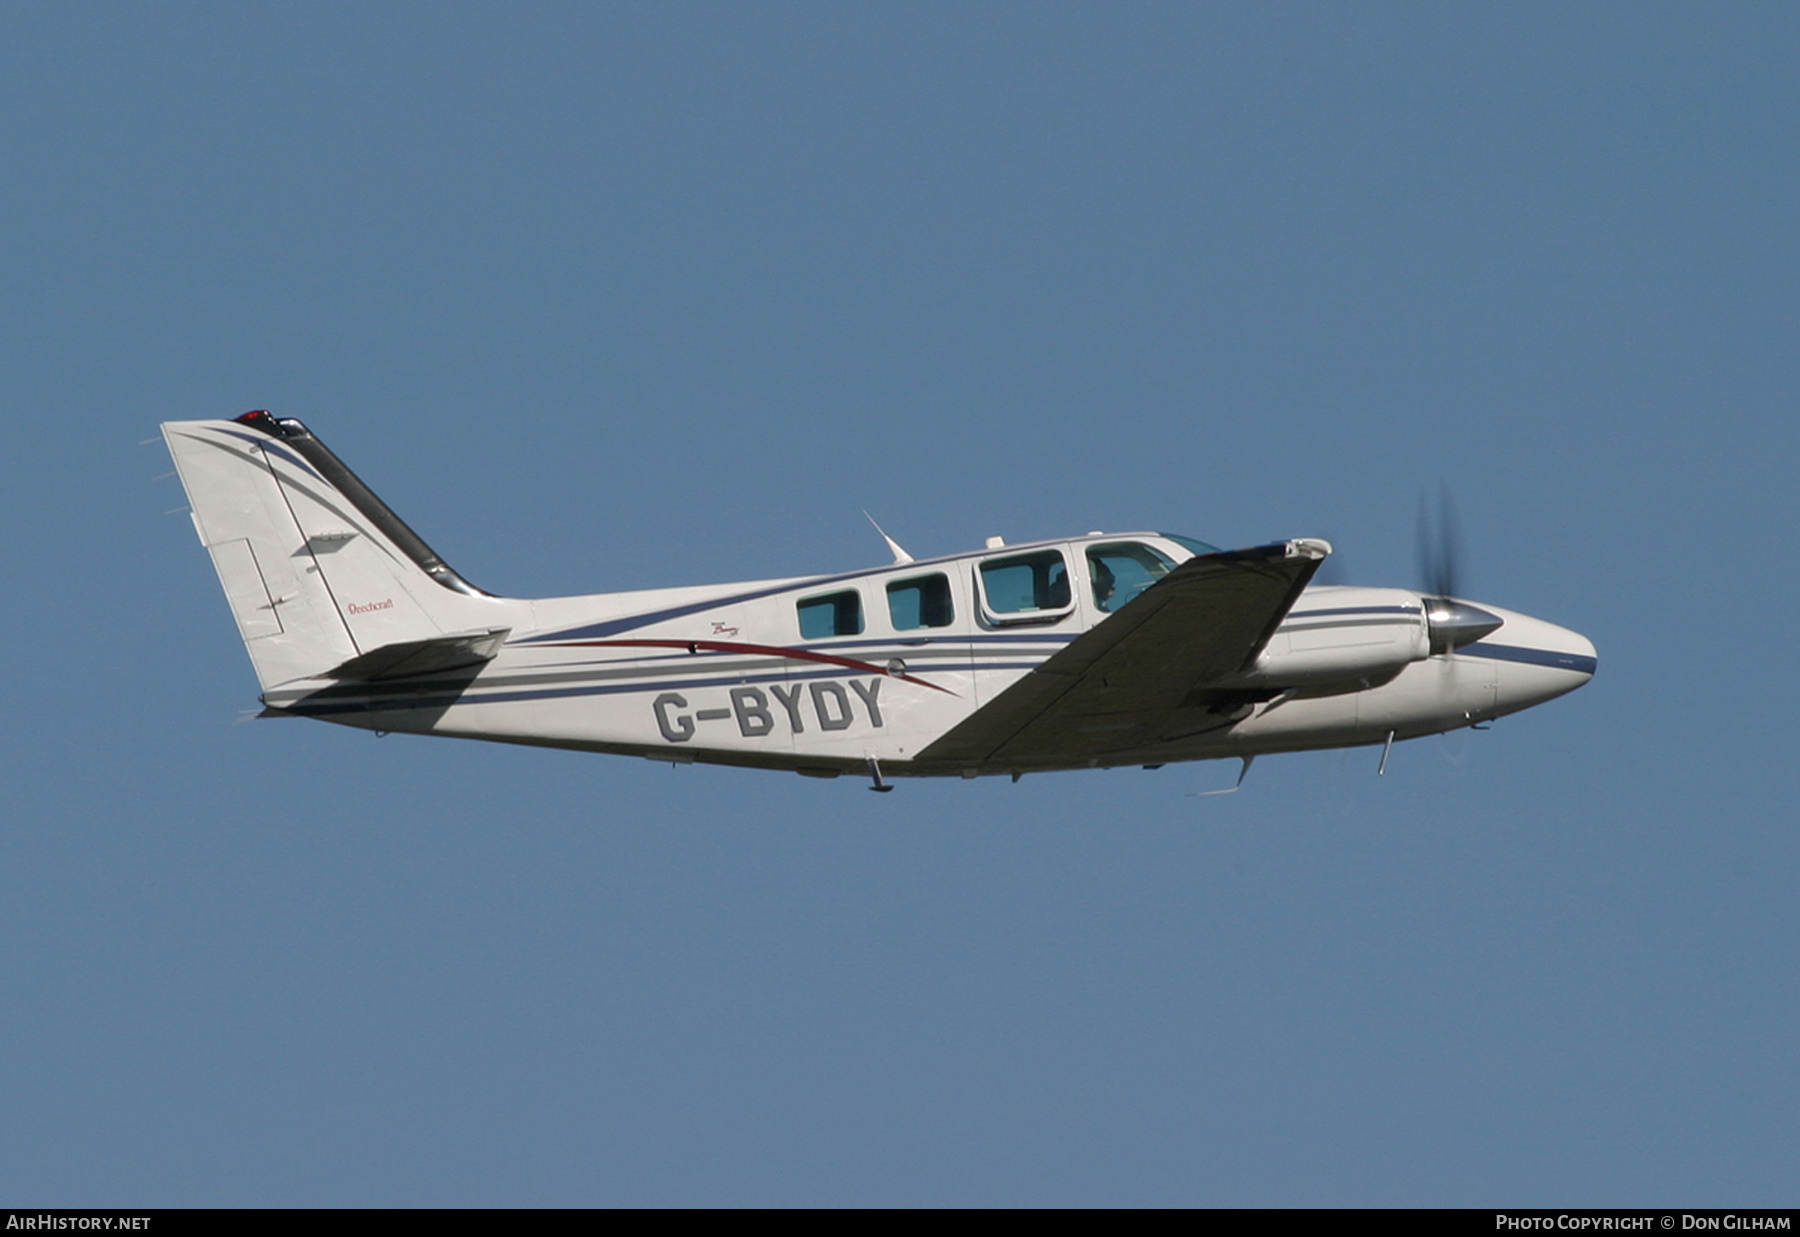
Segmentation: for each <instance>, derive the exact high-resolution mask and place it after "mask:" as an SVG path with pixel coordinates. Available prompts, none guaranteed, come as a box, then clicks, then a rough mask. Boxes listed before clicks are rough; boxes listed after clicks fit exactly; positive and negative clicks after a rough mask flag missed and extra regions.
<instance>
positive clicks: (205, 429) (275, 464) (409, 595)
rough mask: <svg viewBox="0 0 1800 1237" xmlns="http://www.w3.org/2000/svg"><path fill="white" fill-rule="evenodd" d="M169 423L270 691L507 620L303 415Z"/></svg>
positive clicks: (497, 603) (206, 539) (179, 465)
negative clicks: (295, 418)
mask: <svg viewBox="0 0 1800 1237" xmlns="http://www.w3.org/2000/svg"><path fill="white" fill-rule="evenodd" d="M162 430H163V438H164V440H165V441H166V442H167V443H168V445H169V451H170V454H172V455H173V456H174V457H175V467H176V469H177V470H178V471H179V473H180V475H181V483H182V485H183V487H184V488H185V489H186V490H187V495H188V501H189V502H190V503H191V504H192V506H193V515H194V528H195V530H196V531H197V532H198V533H199V534H200V541H201V544H202V545H204V546H205V547H206V548H207V551H208V552H209V553H210V554H211V555H212V560H213V566H214V567H215V568H216V569H217V570H218V573H219V582H220V584H222V585H223V586H224V589H225V596H226V599H227V600H228V601H229V602H230V603H231V611H232V614H233V615H234V616H235V617H236V619H237V623H238V631H239V632H240V633H241V634H242V636H243V638H244V646H245V648H246V649H248V650H249V653H250V660H251V662H252V663H253V664H254V665H255V667H256V675H257V678H258V679H259V680H261V682H262V686H263V688H264V690H267V689H269V688H272V687H275V686H277V685H279V684H282V683H288V682H292V681H294V680H296V679H307V678H315V677H318V676H321V675H326V674H329V673H330V672H332V671H333V670H334V669H336V668H338V667H341V666H344V665H346V664H361V663H362V662H364V661H367V659H368V655H369V654H372V653H375V652H377V651H378V650H381V649H383V648H387V647H390V646H396V645H403V644H409V643H416V642H420V641H436V640H438V639H440V638H441V637H445V636H451V635H460V634H463V633H467V632H470V631H478V630H487V629H490V628H494V627H495V626H496V625H498V624H502V623H505V621H506V620H505V617H504V615H503V613H502V612H503V611H504V610H505V609H506V604H507V603H505V602H504V601H502V600H501V599H499V598H495V597H490V596H488V595H487V594H485V593H483V592H481V591H480V590H479V589H476V588H474V587H473V586H471V585H470V584H469V583H468V582H467V581H465V580H463V578H462V577H461V576H459V575H457V574H456V573H455V572H454V571H452V570H450V568H449V567H448V566H447V565H446V564H445V563H444V561H443V560H442V559H441V558H439V557H438V556H437V555H436V554H434V553H433V552H432V551H431V549H430V547H429V546H427V545H426V544H425V542H424V541H423V540H421V539H420V538H419V536H418V534H416V533H414V532H413V531H412V529H410V528H408V527H407V526H406V525H405V524H404V523H403V522H402V521H401V520H400V518H399V517H398V516H396V515H395V514H394V513H393V512H392V511H391V510H390V509H389V508H388V507H387V505H386V504H385V503H383V502H382V501H381V500H380V499H379V498H377V497H376V496H375V495H374V494H373V493H372V492H371V491H370V490H369V488H368V487H367V486H365V485H364V484H363V483H362V482H361V481H360V480H359V479H358V478H357V477H356V475H355V474H354V473H352V472H351V471H350V470H349V469H348V468H346V467H345V466H344V465H343V463H342V461H340V460H339V459H338V458H337V456H335V455H333V454H332V453H331V451H330V450H329V449H327V448H326V447H325V445H324V444H323V443H322V442H320V441H319V440H318V439H317V438H315V437H314V436H313V435H312V434H311V433H310V432H309V431H308V430H307V429H306V427H305V426H304V425H301V424H300V422H298V421H292V420H280V421H278V420H276V419H275V418H274V417H272V416H270V415H269V414H268V413H266V412H254V413H248V414H246V415H245V416H242V417H239V418H237V419H236V420H234V421H171V422H168V423H166V424H165V425H163V427H162Z"/></svg>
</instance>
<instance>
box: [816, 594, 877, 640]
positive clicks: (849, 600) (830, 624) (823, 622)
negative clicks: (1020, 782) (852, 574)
mask: <svg viewBox="0 0 1800 1237" xmlns="http://www.w3.org/2000/svg"><path fill="white" fill-rule="evenodd" d="M862 629H863V619H862V597H861V595H859V594H858V593H857V591H856V590H855V589H850V590H849V591H847V592H842V593H827V594H826V595H825V596H823V597H808V598H807V599H806V600H804V601H802V602H801V603H800V638H801V639H802V640H821V639H824V638H825V637H827V636H858V635H861V634H862Z"/></svg>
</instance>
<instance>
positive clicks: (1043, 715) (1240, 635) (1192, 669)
mask: <svg viewBox="0 0 1800 1237" xmlns="http://www.w3.org/2000/svg"><path fill="white" fill-rule="evenodd" d="M1330 553H1331V546H1330V545H1329V544H1327V543H1326V542H1323V541H1318V540H1313V539H1310V538H1307V539H1301V540H1295V541H1288V542H1283V543H1280V544H1277V545H1267V546H1257V547H1255V548H1253V549H1248V550H1231V551H1227V552H1225V553H1221V554H1207V555H1202V556H1201V557H1198V558H1191V559H1189V560H1188V561H1187V562H1185V563H1182V564H1181V565H1180V566H1179V567H1177V568H1175V570H1173V571H1171V572H1170V573H1169V574H1168V575H1166V576H1164V577H1163V578H1162V579H1161V580H1159V581H1157V582H1156V583H1155V584H1154V585H1152V586H1151V587H1150V588H1148V589H1145V590H1144V592H1143V593H1141V594H1140V595H1139V596H1138V597H1137V598H1135V599H1134V600H1133V601H1132V602H1131V603H1130V604H1129V605H1127V606H1125V607H1124V608H1123V609H1122V610H1120V611H1119V612H1118V613H1117V614H1113V615H1111V616H1109V617H1107V618H1106V619H1104V620H1102V621H1101V622H1100V623H1098V624H1097V625H1096V626H1094V627H1093V628H1092V629H1091V630H1089V631H1088V632H1087V633H1086V634H1084V635H1082V636H1081V637H1080V638H1079V639H1077V640H1076V641H1075V642H1074V643H1073V644H1070V645H1069V646H1068V647H1067V648H1065V649H1063V650H1062V651H1061V652H1060V653H1057V654H1056V655H1055V656H1053V657H1051V658H1050V659H1049V660H1048V661H1046V662H1044V663H1043V665H1041V666H1039V667H1038V668H1037V669H1035V670H1033V671H1031V673H1029V674H1027V675H1026V676H1025V677H1024V678H1022V679H1020V680H1019V681H1018V682H1017V683H1015V684H1013V685H1012V686H1011V687H1009V688H1007V689H1006V691H1004V692H1002V693H1001V694H1000V695H999V696H998V697H996V698H995V699H994V700H993V701H992V702H991V703H989V704H986V705H984V706H982V707H981V708H980V709H978V710H976V712H975V713H974V714H972V715H971V716H970V717H968V718H967V719H966V720H964V721H963V722H962V723H961V724H960V725H958V726H956V727H954V728H953V729H951V730H950V731H949V732H948V733H947V734H945V735H944V736H943V737H942V738H940V739H938V740H937V742H935V743H933V744H932V745H931V746H930V747H927V748H926V749H925V750H924V751H922V752H920V753H919V755H918V757H917V759H918V762H919V763H921V764H936V763H955V764H962V765H964V766H966V767H979V766H982V765H988V764H1000V765H1006V764H1009V763H1011V764H1017V765H1034V764H1039V763H1051V762H1066V761H1069V760H1072V759H1073V760H1079V759H1082V758H1085V757H1090V756H1104V755H1107V754H1109V753H1115V752H1128V751H1132V750H1134V749H1137V748H1142V747H1148V746H1153V745H1155V744H1157V743H1161V742H1166V741H1169V740H1172V739H1175V738H1180V737H1183V736H1184V735H1189V734H1197V733H1200V732H1201V731H1204V730H1208V729H1216V728H1218V727H1221V726H1224V725H1228V724H1229V719H1228V718H1227V717H1225V716H1223V715H1221V714H1220V713H1219V712H1218V711H1217V710H1216V709H1214V708H1212V707H1211V706H1214V705H1216V703H1217V701H1215V700H1214V699H1213V698H1212V697H1211V696H1210V695H1209V694H1208V693H1206V692H1205V691H1204V690H1202V689H1204V687H1205V686H1206V684H1207V683H1209V682H1210V681H1212V680H1215V679H1220V678H1224V677H1226V676H1229V675H1233V674H1236V673H1237V672H1238V671H1240V670H1243V669H1244V668H1245V667H1247V666H1249V665H1250V663H1251V662H1253V661H1255V660H1256V657H1257V655H1258V654H1259V653H1261V652H1262V649H1263V646H1264V645H1265V644H1266V643H1268V640H1269V637H1270V636H1271V635H1273V634H1274V632H1275V628H1276V627H1277V626H1279V625H1280V623H1281V620H1282V618H1283V617H1284V616H1285V615H1286V614H1287V612H1288V610H1289V608H1290V607H1292V606H1293V604H1294V602H1295V601H1296V600H1297V599H1298V598H1299V596H1300V593H1301V590H1302V589H1304V588H1305V587H1306V585H1307V582H1308V581H1310V580H1311V579H1312V577H1313V573H1314V572H1315V571H1317V570H1318V569H1319V564H1320V563H1322V562H1323V561H1324V560H1325V556H1326V555H1328V554H1330Z"/></svg>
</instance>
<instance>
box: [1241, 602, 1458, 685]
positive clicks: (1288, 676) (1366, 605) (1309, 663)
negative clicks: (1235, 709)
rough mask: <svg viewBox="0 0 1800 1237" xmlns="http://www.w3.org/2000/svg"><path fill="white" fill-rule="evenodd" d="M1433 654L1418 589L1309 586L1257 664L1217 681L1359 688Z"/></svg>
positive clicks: (1270, 640) (1393, 674)
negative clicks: (1227, 678)
mask: <svg viewBox="0 0 1800 1237" xmlns="http://www.w3.org/2000/svg"><path fill="white" fill-rule="evenodd" d="M1430 654H1431V631H1430V627H1429V626H1428V623H1427V619H1426V614H1425V607H1424V605H1423V603H1422V602H1421V601H1420V598H1419V595H1418V594H1417V593H1410V592H1407V591H1406V590H1404V589H1397V588H1348V587H1341V586H1330V585H1327V586H1321V587H1315V588H1309V589H1307V590H1306V592H1305V593H1303V594H1302V595H1301V597H1300V600H1299V601H1297V602H1296V603H1294V608H1293V609H1292V610H1290V611H1288V615H1287V617H1286V618H1285V619H1283V620H1282V622H1281V626H1280V627H1278V628H1276V629H1275V634H1274V635H1273V636H1271V637H1270V638H1269V643H1268V644H1267V645H1266V646H1265V647H1264V649H1263V651H1262V654H1261V656H1259V657H1258V658H1257V659H1256V663H1255V664H1254V665H1253V666H1251V667H1250V668H1249V669H1248V670H1246V671H1244V672H1243V673H1242V674H1239V675H1237V676H1235V677H1234V678H1233V679H1232V680H1231V682H1230V683H1229V684H1222V686H1227V685H1228V686H1240V685H1241V686H1244V687H1278V688H1294V689H1296V690H1299V691H1303V692H1310V691H1315V690H1318V689H1322V688H1323V689H1329V688H1333V687H1335V688H1336V689H1337V690H1339V691H1360V690H1362V689H1363V688H1365V687H1370V686H1373V685H1375V684H1378V683H1384V682H1386V681H1387V680H1389V679H1391V678H1393V677H1394V676H1395V675H1396V674H1398V673H1400V671H1401V670H1403V669H1404V668H1405V667H1406V666H1407V664H1408V663H1410V662H1415V661H1421V660H1423V659H1424V658H1426V657H1428V656H1430Z"/></svg>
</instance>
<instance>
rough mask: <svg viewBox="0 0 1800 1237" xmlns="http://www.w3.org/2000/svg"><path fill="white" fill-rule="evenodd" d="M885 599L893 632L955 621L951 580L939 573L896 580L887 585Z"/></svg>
mask: <svg viewBox="0 0 1800 1237" xmlns="http://www.w3.org/2000/svg"><path fill="white" fill-rule="evenodd" d="M887 599H888V617H889V618H890V619H892V620H893V623H894V630H895V631H917V630H919V629H920V628H921V627H948V626H950V624H952V623H954V622H955V621H956V607H955V605H954V604H953V603H952V602H951V600H950V581H949V580H948V579H946V578H945V577H943V576H941V575H938V576H920V577H919V578H918V579H916V580H896V581H895V582H894V583H892V584H890V585H888V586H887Z"/></svg>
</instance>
